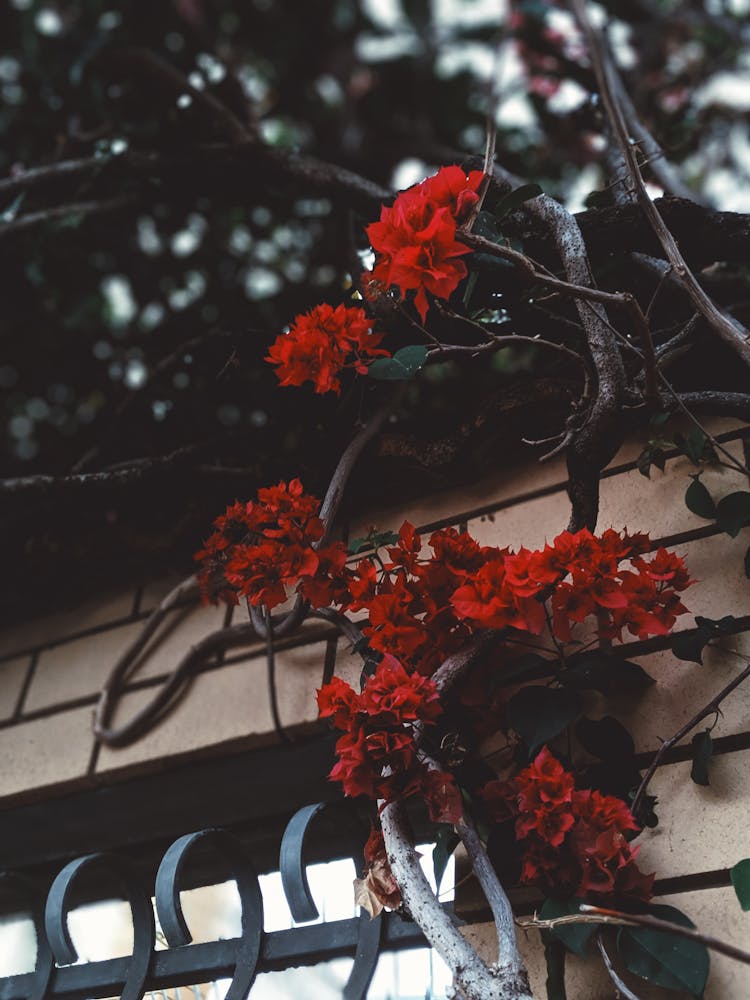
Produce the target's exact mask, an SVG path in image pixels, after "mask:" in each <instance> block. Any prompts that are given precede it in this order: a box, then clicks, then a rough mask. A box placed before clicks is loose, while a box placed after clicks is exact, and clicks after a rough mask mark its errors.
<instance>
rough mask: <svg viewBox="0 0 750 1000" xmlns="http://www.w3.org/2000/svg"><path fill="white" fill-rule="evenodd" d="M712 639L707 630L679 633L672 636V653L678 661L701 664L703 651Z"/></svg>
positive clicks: (700, 629) (711, 634)
mask: <svg viewBox="0 0 750 1000" xmlns="http://www.w3.org/2000/svg"><path fill="white" fill-rule="evenodd" d="M712 638H713V633H712V632H711V631H710V630H709V629H704V628H698V629H696V630H695V631H694V632H681V633H678V634H677V635H674V636H672V652H673V653H674V655H675V656H676V657H677V659H678V660H687V661H689V662H690V663H701V664H702V663H703V650H704V649H705V648H706V646H707V645H708V643H709V642H710V641H711V639H712Z"/></svg>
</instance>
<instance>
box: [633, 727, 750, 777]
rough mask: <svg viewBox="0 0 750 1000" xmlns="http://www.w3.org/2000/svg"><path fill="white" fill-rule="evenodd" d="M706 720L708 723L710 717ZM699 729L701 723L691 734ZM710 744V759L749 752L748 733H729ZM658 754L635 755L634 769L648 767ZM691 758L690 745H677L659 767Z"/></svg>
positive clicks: (653, 751) (643, 752) (669, 751)
mask: <svg viewBox="0 0 750 1000" xmlns="http://www.w3.org/2000/svg"><path fill="white" fill-rule="evenodd" d="M707 718H708V720H709V721H710V719H711V716H708V717H707ZM700 727H701V723H698V725H697V726H696V727H695V729H694V730H691V732H696V733H697V732H700ZM688 735H690V734H686V736H685V739H687V736H688ZM711 744H712V746H711V755H712V757H722V756H725V755H726V754H730V753H737V752H738V751H741V750H750V733H747V732H745V733H731V734H730V735H728V736H717V737H716V738H715V739H712V741H711ZM658 752H659V751H658V750H643V751H641V753H637V754H636V755H635V764H636V767H638V768H639V769H643V768H646V767H648V766H649V764H650V763H651V762H652V761H653V759H654V757H656V755H657V753H658ZM692 758H693V752H692V749H691V746H690V743H679V744H678V745H677V746H673V747H671V748H670V749H669V750H667V751H666V752H665V754H664V756H663V757H662V760H661V763H660V764H659V767H666V766H668V765H669V764H682V763H684V762H685V761H688V760H692Z"/></svg>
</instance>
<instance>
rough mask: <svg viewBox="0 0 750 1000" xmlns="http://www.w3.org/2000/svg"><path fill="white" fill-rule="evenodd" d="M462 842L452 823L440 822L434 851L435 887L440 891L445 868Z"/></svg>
mask: <svg viewBox="0 0 750 1000" xmlns="http://www.w3.org/2000/svg"><path fill="white" fill-rule="evenodd" d="M459 843H460V838H459V837H458V834H457V833H456V831H455V830H454V829H453V827H452V826H451V824H450V823H439V824H438V827H437V833H436V835H435V849H434V850H433V852H432V868H433V871H434V872H435V888H436V890H437V891H438V892H440V883H441V882H442V881H443V875H444V874H445V869H446V868H447V867H448V861H449V860H450V856H451V854H453V852H454V851H455V849H456V848H457V847H458V845H459Z"/></svg>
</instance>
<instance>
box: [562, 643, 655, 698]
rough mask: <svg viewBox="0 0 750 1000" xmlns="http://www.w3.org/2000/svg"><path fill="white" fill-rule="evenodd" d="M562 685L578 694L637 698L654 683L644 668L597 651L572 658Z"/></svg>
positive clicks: (563, 674) (564, 674)
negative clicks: (636, 696) (635, 695)
mask: <svg viewBox="0 0 750 1000" xmlns="http://www.w3.org/2000/svg"><path fill="white" fill-rule="evenodd" d="M560 679H561V681H562V682H563V684H566V685H568V686H570V687H573V688H576V689H577V690H588V691H601V693H602V694H612V693H613V692H615V691H617V692H622V693H623V694H640V693H641V692H642V691H644V690H645V689H646V688H647V687H649V686H650V685H651V684H653V683H654V679H653V677H650V676H649V675H648V674H647V673H646V671H645V670H644V669H643V667H641V666H639V665H638V664H637V663H633V662H632V661H631V660H623V659H621V658H620V657H619V656H611V655H609V654H608V653H605V652H603V651H602V650H599V649H592V650H590V651H588V652H586V653H578V654H577V655H576V656H572V657H571V658H570V659H569V660H568V662H567V666H566V669H565V671H564V672H563V673H562V675H561V677H560Z"/></svg>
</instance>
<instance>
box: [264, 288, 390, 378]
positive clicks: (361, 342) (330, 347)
mask: <svg viewBox="0 0 750 1000" xmlns="http://www.w3.org/2000/svg"><path fill="white" fill-rule="evenodd" d="M382 337H383V335H382V334H381V333H373V330H372V320H370V319H369V318H368V316H367V314H366V313H365V311H364V309H361V308H359V307H346V306H344V305H338V306H336V307H335V308H334V307H333V306H331V305H328V303H322V304H321V305H318V306H315V307H314V308H313V309H311V310H310V311H309V312H307V313H303V314H302V315H300V316H297V317H296V318H295V320H294V322H293V324H292V326H291V329H290V330H289V333H282V334H279V336H278V337H277V338H276V340H275V341H274V342H273V344H272V345H271V347H270V348H269V351H268V355H267V357H266V359H265V360H266V361H269V362H270V363H271V364H273V365H276V366H277V368H276V375H277V377H278V379H279V382H280V383H281V385H302V384H303V383H304V382H308V381H309V382H312V383H313V385H314V386H315V392H316V393H321V394H322V393H325V392H335V393H339V392H340V391H341V382H340V379H339V375H340V374H341V372H342V371H343V370H344V369H345V368H353V369H354V370H355V371H357V372H359V373H360V374H364V373H366V372H367V364H366V362H367V361H368V360H372V359H373V358H376V357H383V356H388V355H389V352H388V351H386V350H384V349H383V348H381V347H379V346H378V345H379V344H380V341H381V340H382Z"/></svg>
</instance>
